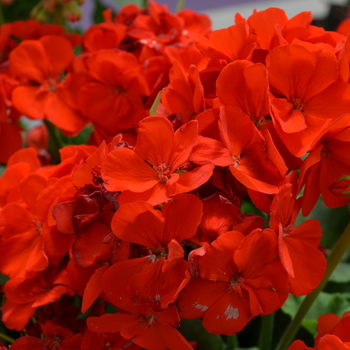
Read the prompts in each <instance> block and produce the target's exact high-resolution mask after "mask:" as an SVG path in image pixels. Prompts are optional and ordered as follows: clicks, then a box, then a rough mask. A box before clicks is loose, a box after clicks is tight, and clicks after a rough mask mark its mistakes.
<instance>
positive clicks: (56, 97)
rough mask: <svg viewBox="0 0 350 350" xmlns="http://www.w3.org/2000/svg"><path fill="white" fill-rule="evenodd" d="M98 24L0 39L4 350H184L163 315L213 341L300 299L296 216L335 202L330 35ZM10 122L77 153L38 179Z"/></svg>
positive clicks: (339, 75) (342, 179)
mask: <svg viewBox="0 0 350 350" xmlns="http://www.w3.org/2000/svg"><path fill="white" fill-rule="evenodd" d="M105 17H106V18H105V19H106V21H105V23H102V24H99V25H94V26H92V27H91V28H90V29H89V30H88V31H87V32H86V33H85V34H84V35H83V37H82V38H79V37H77V36H71V35H65V34H64V33H63V32H60V31H59V29H60V28H59V27H57V26H47V25H40V24H39V23H37V22H35V21H29V22H18V23H13V24H9V25H7V26H6V25H4V26H3V27H2V32H1V37H0V45H3V46H2V47H3V48H4V49H3V52H4V56H3V57H2V62H3V64H2V70H1V75H0V80H1V83H2V85H1V86H2V87H3V89H1V93H2V108H1V110H0V111H1V113H2V114H1V115H0V122H1V124H0V133H1V132H2V133H3V134H4V135H7V136H6V138H0V140H1V141H0V142H4V144H6V156H7V157H9V159H8V164H7V168H6V171H5V173H4V174H3V176H2V177H1V178H0V235H1V240H0V250H1V252H2V253H1V255H0V272H1V273H2V274H4V275H7V276H9V280H8V281H7V282H6V283H5V285H4V287H3V289H4V294H5V298H6V301H5V304H4V307H3V315H2V320H3V322H4V324H5V325H6V327H7V328H9V329H14V330H17V331H22V330H24V329H25V330H26V336H24V337H21V338H19V339H18V340H16V341H15V342H14V343H13V345H12V346H11V350H24V349H46V348H48V347H52V348H60V349H82V350H103V349H107V348H108V349H126V348H128V349H133V350H137V349H141V348H146V349H149V350H166V349H171V350H178V349H193V346H194V347H195V346H196V344H190V343H189V342H188V341H187V340H186V339H185V338H184V337H183V336H182V334H181V333H180V332H179V331H178V330H177V327H179V324H180V319H181V318H183V319H197V318H201V319H202V320H203V326H204V328H205V329H206V330H207V331H208V332H210V333H214V334H225V335H233V334H235V333H237V332H239V331H241V330H242V329H243V328H244V327H245V326H246V325H247V323H248V322H249V321H250V320H252V319H253V318H254V317H255V316H259V315H261V316H264V315H267V314H270V313H272V312H274V311H276V310H278V309H279V308H280V307H281V306H282V305H283V304H284V302H285V300H286V299H287V297H288V294H289V293H292V294H293V295H296V296H302V295H306V294H309V293H310V292H311V291H312V290H313V289H315V288H316V287H317V286H318V285H319V283H320V281H321V279H322V277H323V275H324V272H325V268H326V259H325V257H324V254H323V252H322V251H321V250H320V249H319V244H320V238H321V236H322V232H321V227H320V224H319V222H318V221H317V220H312V219H310V220H306V221H304V222H303V223H302V224H301V225H299V226H297V225H296V224H295V222H296V218H297V216H298V214H299V213H300V212H301V213H302V214H303V215H304V216H307V215H308V214H309V213H310V212H311V211H312V209H313V207H314V206H315V204H316V202H317V200H318V198H319V196H320V195H322V198H323V200H324V203H325V205H326V206H328V207H330V208H337V207H340V206H343V205H346V204H348V203H350V196H349V192H350V191H349V180H348V177H347V176H348V175H349V174H350V152H349V150H350V127H349V125H350V110H349V106H350V86H349V76H350V66H349V58H350V43H349V39H348V37H346V36H345V35H343V34H340V33H335V32H327V31H324V30H323V29H320V28H317V27H315V26H312V25H311V20H312V18H311V15H310V13H308V12H304V13H301V14H299V15H297V16H295V17H294V18H292V19H288V18H287V17H286V15H285V13H284V11H283V10H280V9H277V8H271V9H268V10H265V11H261V12H255V13H254V14H253V15H251V16H250V17H249V18H248V19H244V18H242V17H241V16H240V15H236V18H235V20H236V24H234V25H232V26H231V27H229V28H227V29H222V30H218V31H213V32H210V25H209V20H208V19H207V17H205V16H203V15H198V14H195V13H193V12H192V11H189V10H184V11H180V12H179V13H178V14H177V15H173V14H171V13H170V12H168V11H167V9H166V7H165V6H161V5H159V4H157V3H155V2H153V1H150V5H149V7H148V8H147V9H146V10H140V9H139V8H137V7H136V6H134V5H129V6H126V7H124V8H123V9H122V10H121V11H120V12H119V14H118V15H117V16H116V17H115V18H113V19H112V18H111V14H110V12H106V13H105ZM23 26H27V28H28V27H29V28H30V29H31V30H28V29H27V30H26V31H25V32H26V36H25V37H24V36H23V34H21V30H22V31H23ZM28 33H30V34H28ZM14 37H16V38H20V39H21V42H20V43H17V42H16V41H14V39H13V38H14ZM78 44H81V45H82V48H83V49H82V53H81V54H79V55H77V56H76V55H74V53H73V52H74V51H73V50H74V49H73V48H74V47H75V46H77V45H78ZM160 90H161V93H160V94H158V93H159V91H160ZM154 100H156V103H154V104H153V101H154ZM152 104H153V107H152ZM151 107H152V108H151ZM150 109H151V111H150ZM22 114H23V115H26V116H27V117H29V118H32V119H48V120H50V122H51V123H52V124H54V125H55V126H56V127H57V128H59V129H60V130H62V131H63V132H64V133H65V134H67V135H75V134H77V133H78V132H79V131H81V130H82V128H84V126H85V125H86V124H87V123H92V124H93V127H94V132H93V136H92V139H91V140H90V145H89V146H87V145H71V146H67V147H65V148H62V149H61V150H60V155H61V162H60V163H59V164H58V165H46V166H41V164H40V160H39V158H38V154H37V151H36V150H35V149H34V148H27V149H24V150H20V151H18V152H16V153H14V154H12V153H13V150H14V148H17V147H19V144H15V142H17V141H18V136H15V135H18V134H17V133H18V127H17V125H16V122H17V121H18V118H19V116H20V115H22ZM150 114H151V115H150ZM152 114H153V115H152ZM9 121H10V122H9ZM1 135H2V134H1ZM18 143H19V142H18ZM3 155H4V154H3ZM247 198H249V200H250V201H251V202H252V203H254V205H255V206H256V207H257V208H258V209H259V210H260V211H261V212H263V213H266V214H267V215H266V216H265V217H266V218H268V220H266V221H267V222H265V220H264V218H263V217H262V216H258V215H255V214H247V213H244V212H242V203H243V200H246V199H247ZM80 311H81V312H82V313H83V315H82V314H80ZM78 315H80V316H79V317H78ZM344 320H346V318H344ZM339 322H343V321H339ZM344 322H347V321H344ZM332 324H333V323H332ZM334 325H335V323H334ZM335 328H336V326H335ZM320 329H321V331H320V333H322V334H324V333H327V334H328V333H331V334H335V335H337V334H338V333H336V331H334V332H333V330H329V329H328V328H327V329H326V328H325V327H323V328H322V327H321V328H320ZM329 337H330V336H327V335H324V336H323V337H321V336H320V339H319V345H318V348H317V349H320V350H321V349H323V348H322V347H321V343H323V342H326V341H328V340H327V339H329ZM332 337H333V336H332ZM332 339H333V338H332ZM339 339H341V340H343V341H347V339H342V338H341V336H339ZM341 340H339V341H341ZM330 341H333V340H330ZM303 346H304V345H301V344H300V343H296V345H295V344H293V345H292V346H291V348H290V349H293V350H298V349H300V350H303V349H308V348H307V347H305V346H304V347H303ZM324 348H326V347H324ZM339 349H340V347H339ZM344 349H345V348H344Z"/></svg>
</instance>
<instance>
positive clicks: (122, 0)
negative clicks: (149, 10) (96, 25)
mask: <svg viewBox="0 0 350 350" xmlns="http://www.w3.org/2000/svg"><path fill="white" fill-rule="evenodd" d="M113 1H114V2H115V3H116V4H117V5H119V6H124V5H127V4H135V5H137V6H139V7H141V8H144V7H146V6H147V0H132V1H129V0H113Z"/></svg>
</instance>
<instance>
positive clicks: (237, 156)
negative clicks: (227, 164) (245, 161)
mask: <svg viewBox="0 0 350 350" xmlns="http://www.w3.org/2000/svg"><path fill="white" fill-rule="evenodd" d="M232 161H233V166H234V167H237V166H238V165H239V163H240V161H241V155H240V154H236V153H235V154H234V155H233V156H232Z"/></svg>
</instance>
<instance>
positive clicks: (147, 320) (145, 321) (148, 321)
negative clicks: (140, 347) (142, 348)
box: [140, 315, 156, 328]
mask: <svg viewBox="0 0 350 350" xmlns="http://www.w3.org/2000/svg"><path fill="white" fill-rule="evenodd" d="M155 319H156V316H155V315H152V316H143V317H142V321H141V322H140V325H141V327H143V328H148V327H150V326H151V325H152V324H153V323H154V322H155Z"/></svg>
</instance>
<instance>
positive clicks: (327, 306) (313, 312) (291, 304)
mask: <svg viewBox="0 0 350 350" xmlns="http://www.w3.org/2000/svg"><path fill="white" fill-rule="evenodd" d="M304 298H305V297H296V296H294V295H290V296H289V297H288V299H287V301H286V302H285V303H284V305H283V306H282V311H283V312H284V313H285V314H287V315H289V316H290V317H291V318H294V316H295V315H296V313H297V311H298V309H299V306H300V304H301V303H302V301H303V299H304ZM349 300H350V293H333V294H329V293H324V292H321V293H320V294H319V296H318V298H317V299H316V301H315V302H314V304H313V305H312V307H311V309H310V311H309V312H308V313H307V315H306V316H305V318H304V320H303V322H302V326H303V327H304V328H306V329H307V330H308V331H309V332H310V333H311V334H314V333H315V331H316V324H317V319H318V317H320V316H321V315H324V314H328V313H333V314H336V315H338V316H340V317H341V316H342V315H343V313H344V312H346V311H349V310H350V302H349Z"/></svg>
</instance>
